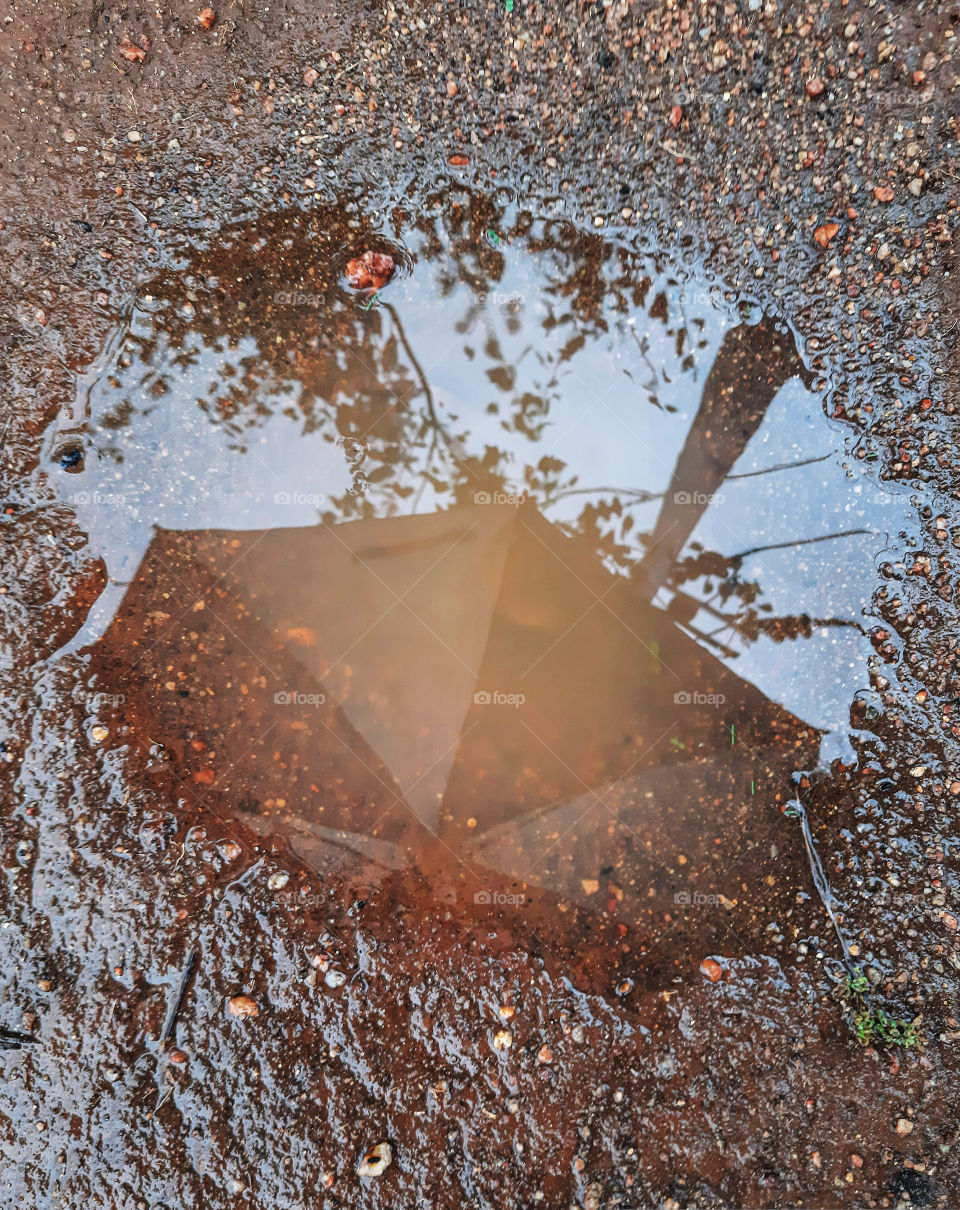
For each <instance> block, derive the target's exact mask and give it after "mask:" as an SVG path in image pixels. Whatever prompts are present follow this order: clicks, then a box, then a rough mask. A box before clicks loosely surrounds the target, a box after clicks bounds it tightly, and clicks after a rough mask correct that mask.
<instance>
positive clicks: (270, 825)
mask: <svg viewBox="0 0 960 1210" xmlns="http://www.w3.org/2000/svg"><path fill="white" fill-rule="evenodd" d="M336 231H337V226H336V220H335V218H334V216H332V215H316V216H313V217H312V219H302V218H299V217H296V216H272V217H270V218H267V219H264V220H262V221H261V223H260V224H259V225H258V226H257V227H256V228H249V229H243V230H238V231H236V232H232V233H229V234H228V235H227V237H225V239H224V240H223V241H222V242H221V243H220V244H219V245H218V246H217V247H216V248H215V249H214V250H212V251H210V252H209V253H204V254H198V255H197V256H196V257H195V258H194V259H193V262H192V263H191V264H190V265H189V266H188V267H187V268H185V269H184V270H183V271H182V272H178V273H171V274H169V275H167V276H166V277H163V278H159V279H157V280H155V281H153V282H151V283H150V286H149V289H147V290H144V291H143V292H142V293H141V295H140V296H139V297H138V300H137V303H136V306H135V308H134V310H133V312H132V314H131V316H130V318H129V323H128V324H126V325H125V330H124V331H123V333H122V335H121V337H120V339H119V341H118V348H117V352H116V355H115V356H114V358H113V360H112V363H111V364H110V365H109V366H108V368H107V369H106V371H105V372H104V374H103V375H102V376H101V377H100V378H99V379H98V380H96V381H95V382H94V383H93V384H92V385H91V386H90V389H89V397H88V398H85V399H84V400H83V401H82V406H83V410H84V411H86V410H87V408H89V416H88V417H81V416H80V415H77V416H76V417H74V418H73V420H72V421H70V420H69V418H68V419H67V420H66V421H65V422H64V424H63V425H62V426H61V429H60V431H59V432H58V434H57V435H56V436H55V438H53V439H52V444H51V451H50V456H51V460H54V459H59V461H60V465H59V466H54V467H53V469H52V473H53V474H54V475H56V476H57V477H58V482H59V483H60V485H61V489H62V491H63V493H64V495H65V497H66V498H67V499H69V500H70V501H71V502H72V503H73V504H74V506H75V508H76V510H77V512H78V514H79V516H80V520H81V524H82V525H83V526H84V527H85V528H86V529H87V531H88V532H89V533H90V535H91V540H92V541H93V542H94V543H95V544H96V546H97V548H98V549H99V550H100V551H101V552H102V554H103V557H104V560H105V563H106V566H107V570H108V576H109V582H110V586H109V588H108V589H107V591H106V592H105V593H104V594H103V595H102V596H101V598H100V600H99V601H98V602H97V603H96V605H95V606H94V608H93V609H92V611H91V613H90V616H89V617H88V619H87V621H86V624H85V626H83V628H82V629H81V630H80V632H79V633H78V635H77V636H76V638H75V639H74V641H73V644H72V646H73V647H74V648H84V647H86V648H90V650H91V652H92V659H93V662H94V666H95V668H96V669H97V671H98V672H99V673H100V676H101V680H102V683H104V684H108V685H113V687H114V689H115V691H116V692H117V693H118V694H122V696H123V697H124V698H125V704H126V708H127V709H128V711H130V712H131V714H132V715H134V714H135V715H136V717H137V718H138V719H141V720H144V725H146V726H148V727H149V732H148V733H149V735H150V736H151V737H152V738H154V739H155V740H157V741H158V742H160V743H162V744H163V745H164V746H165V747H166V748H167V749H168V751H169V752H170V753H172V754H173V759H174V760H175V762H176V767H177V770H178V775H179V776H181V777H182V778H183V782H184V788H185V793H186V794H188V795H190V796H192V797H194V798H197V799H200V800H202V801H207V800H209V801H210V802H211V803H212V802H213V801H216V802H218V803H220V804H221V808H220V809H223V804H225V805H226V809H228V810H229V811H230V812H232V813H233V814H234V815H235V816H237V817H238V818H240V819H242V820H243V821H244V822H246V823H248V824H249V825H250V826H252V827H253V828H254V829H255V830H256V831H259V832H261V833H265V834H270V833H281V834H283V835H284V836H285V837H286V839H287V841H288V842H289V843H290V845H291V846H292V848H293V849H294V850H295V851H296V852H297V853H298V854H299V855H300V856H301V857H303V858H304V859H305V860H306V861H307V862H308V863H309V864H310V865H311V866H312V867H313V868H314V869H315V870H317V871H318V872H319V874H320V875H321V876H322V877H324V878H330V877H331V876H332V875H333V874H334V873H339V874H343V875H347V874H349V875H350V876H351V877H362V878H363V879H365V880H366V881H367V883H369V884H371V885H376V884H377V883H381V884H384V885H386V884H388V883H390V880H391V879H393V880H396V879H397V878H403V877H407V876H409V875H410V874H411V872H413V871H415V872H416V878H417V880H418V881H417V882H416V886H418V887H420V888H422V891H421V892H417V893H418V894H420V893H422V895H423V903H424V904H427V903H437V904H438V905H447V908H448V909H450V910H452V908H453V906H454V905H457V904H460V905H467V906H468V908H469V910H470V912H472V913H474V914H475V918H476V919H477V921H478V922H479V925H480V927H481V928H490V927H494V931H496V927H499V926H500V925H503V926H504V927H506V928H507V929H509V928H514V927H519V928H523V929H528V930H532V931H533V932H535V933H537V934H538V935H545V934H546V933H550V932H551V930H552V934H551V935H552V936H553V937H554V938H556V937H558V936H560V935H562V937H563V938H564V939H565V941H566V943H567V944H569V945H570V947H571V950H572V949H579V951H580V952H581V953H588V954H589V955H591V957H590V960H591V961H593V960H594V958H595V952H596V951H595V948H591V947H597V946H601V945H602V946H604V947H606V948H607V949H608V950H609V951H611V952H613V953H614V954H615V955H616V958H617V961H618V962H621V964H626V965H630V964H631V963H632V964H633V965H632V966H631V969H632V970H633V971H634V972H635V975H636V977H646V976H649V977H650V978H662V977H664V973H665V972H667V971H670V970H672V969H673V968H674V967H675V966H677V965H681V966H682V965H683V962H684V961H685V960H686V959H687V958H688V957H690V956H693V958H695V960H696V961H697V962H699V960H700V957H701V956H702V955H703V954H708V953H715V954H723V953H731V952H744V951H748V950H749V951H753V952H758V951H761V950H764V951H769V950H770V949H771V948H772V947H773V946H774V945H775V943H776V939H777V938H778V937H782V935H783V932H784V931H785V930H787V929H788V928H790V927H791V926H790V920H791V917H793V916H794V914H795V913H796V912H797V911H798V903H801V904H802V903H805V902H807V901H808V900H809V898H810V895H811V893H812V888H811V886H810V885H809V875H808V873H807V872H805V864H804V856H803V851H802V843H801V841H800V839H799V837H798V836H797V835H796V830H795V829H792V830H791V829H790V828H789V826H784V824H783V822H782V817H781V804H782V802H783V801H785V799H786V797H787V787H788V785H789V780H790V777H791V775H792V774H793V773H794V771H796V770H800V769H811V768H814V767H815V766H816V765H817V764H818V762H819V761H822V760H824V759H828V758H830V757H831V756H833V755H836V754H838V753H841V752H843V751H845V745H846V743H847V735H848V732H849V729H850V704H851V702H852V701H853V699H854V697H855V695H856V693H857V692H858V690H859V689H860V688H861V687H862V686H863V685H865V684H866V656H867V653H868V651H869V645H868V643H867V639H866V637H865V628H866V619H865V611H866V610H867V609H868V607H869V599H870V595H871V593H872V589H873V585H874V566H875V563H876V561H877V559H878V556H879V555H880V552H881V551H882V550H883V549H884V548H885V546H886V545H887V534H888V533H892V532H897V531H899V530H900V529H902V528H905V525H906V501H905V500H904V499H903V498H902V497H898V496H895V495H890V494H888V493H887V492H885V491H884V490H882V489H881V487H880V486H879V485H878V484H876V482H875V481H873V480H872V479H871V478H869V477H868V475H866V474H864V472H863V469H862V467H861V466H860V465H859V464H857V463H856V462H855V461H853V460H851V459H849V458H848V457H847V454H846V450H845V447H844V432H843V430H842V429H839V428H837V427H836V426H834V425H833V424H831V423H830V422H829V421H828V420H826V419H825V417H824V411H823V406H822V400H821V396H820V395H819V394H817V393H815V392H814V391H813V389H812V388H813V385H814V383H813V379H812V377H811V375H810V373H809V372H808V371H807V370H806V369H805V368H804V366H803V364H802V362H801V359H800V358H799V356H798V355H797V352H796V349H795V347H794V343H793V340H792V337H791V335H790V333H789V332H788V331H787V330H786V329H785V328H784V327H783V326H782V325H780V324H778V323H777V322H775V321H774V320H772V319H771V318H769V317H765V316H762V315H760V314H759V313H758V312H757V311H756V310H755V309H754V310H751V308H750V306H749V305H747V304H745V303H743V302H742V301H738V300H734V299H729V298H726V297H725V296H724V294H723V291H722V290H720V289H719V288H717V287H716V286H711V285H710V284H709V282H708V281H707V279H706V278H705V277H703V276H699V277H698V276H697V275H696V274H695V273H693V272H691V271H690V270H685V271H684V273H683V274H682V275H681V274H677V273H675V272H674V270H672V269H671V267H670V266H669V265H668V264H666V263H657V262H656V261H655V260H653V259H650V258H647V259H644V258H642V257H640V256H638V255H635V254H628V253H626V252H623V251H618V250H615V249H613V248H612V247H610V246H609V245H605V244H603V242H602V241H600V240H599V239H598V238H596V237H592V236H591V237H581V236H578V235H577V234H576V233H575V232H574V231H572V230H571V229H569V228H567V227H565V226H564V225H562V224H558V223H553V222H543V223H536V222H533V223H531V222H530V221H529V220H527V221H522V220H521V217H520V216H513V217H512V218H511V220H510V221H509V222H507V221H501V223H500V224H499V225H498V226H496V227H494V226H491V225H490V220H489V217H488V215H487V213H486V212H484V211H483V208H482V207H481V206H480V204H479V202H478V201H477V200H476V199H474V202H473V204H472V206H471V205H464V206H461V205H460V204H459V203H457V204H456V205H454V206H453V207H452V208H449V207H448V208H446V209H445V210H444V217H443V219H442V220H441V219H440V217H439V216H438V217H436V218H431V219H429V220H428V219H426V218H423V219H421V220H420V221H418V223H416V224H410V225H407V226H403V227H402V242H400V241H399V240H398V239H396V238H393V239H391V240H388V239H386V238H385V237H383V236H380V235H376V236H367V237H364V238H360V237H359V236H358V235H356V234H354V236H353V239H352V243H351V242H350V241H348V240H347V238H346V235H345V234H344V233H343V232H340V233H339V234H338V235H334V234H333V233H334V232H336ZM366 248H374V249H375V250H377V251H388V252H390V254H391V255H394V256H395V259H396V260H397V262H398V268H397V271H396V272H395V274H394V276H393V278H392V279H391V280H390V282H389V283H388V284H387V285H385V286H383V287H382V288H380V289H379V290H377V291H376V292H375V293H371V292H370V291H366V292H364V293H363V294H360V295H358V294H355V293H353V292H351V291H350V290H349V289H348V288H347V287H346V285H345V283H344V281H343V275H342V269H343V263H344V262H345V259H346V258H347V257H348V256H350V255H356V254H358V253H359V252H361V251H363V250H364V249H366ZM71 444H72V447H73V454H72V455H71V457H70V458H67V459H64V457H63V451H64V449H65V448H68V447H70V446H71ZM68 470H69V471H70V473H67V471H68ZM413 886H414V883H413V882H410V881H407V882H404V884H403V887H404V890H403V896H404V899H405V902H407V903H408V904H409V903H410V902H411V901H412V898H411V897H412V896H413V895H414V892H413V890H411V888H412V887H413ZM423 888H425V889H423ZM285 893H286V895H287V903H288V905H289V904H290V902H291V899H290V896H291V892H290V891H289V890H288V891H286V892H285ZM298 893H299V892H298ZM798 897H799V898H798ZM294 899H295V897H294ZM794 927H795V928H800V927H801V925H800V924H799V923H798V924H797V925H796V926H794ZM625 986H626V985H625Z"/></svg>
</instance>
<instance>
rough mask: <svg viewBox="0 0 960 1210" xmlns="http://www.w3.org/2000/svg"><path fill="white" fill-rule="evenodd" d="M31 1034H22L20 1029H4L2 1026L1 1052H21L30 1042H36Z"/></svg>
mask: <svg viewBox="0 0 960 1210" xmlns="http://www.w3.org/2000/svg"><path fill="white" fill-rule="evenodd" d="M36 1040H37V1039H36V1038H32V1037H31V1036H30V1034H22V1033H21V1032H20V1031H19V1030H18V1029H4V1028H3V1026H2V1025H0V1050H19V1049H20V1047H21V1046H26V1045H27V1044H28V1043H30V1042H36Z"/></svg>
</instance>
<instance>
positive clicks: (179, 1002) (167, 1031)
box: [160, 948, 197, 1050]
mask: <svg viewBox="0 0 960 1210" xmlns="http://www.w3.org/2000/svg"><path fill="white" fill-rule="evenodd" d="M196 961H197V951H196V949H195V948H194V949H192V950H191V951H190V953H189V955H188V956H187V965H186V966H185V967H184V970H183V974H182V975H181V976H180V986H179V988H178V989H177V998H176V1000H175V1001H174V1005H173V1009H172V1011H171V1012H170V1014H169V1016H168V1017H167V1023H166V1025H165V1026H164V1027H163V1033H162V1034H161V1035H160V1049H161V1050H163V1049H164V1048H165V1047H166V1045H167V1043H168V1042H169V1041H170V1039H171V1037H172V1036H173V1031H174V1029H175V1028H176V1024H177V1016H178V1014H179V1012H180V1009H181V1008H182V1007H183V1000H184V997H185V996H186V994H187V984H188V983H189V982H190V976H191V975H192V974H193V968H194V964H195V963H196Z"/></svg>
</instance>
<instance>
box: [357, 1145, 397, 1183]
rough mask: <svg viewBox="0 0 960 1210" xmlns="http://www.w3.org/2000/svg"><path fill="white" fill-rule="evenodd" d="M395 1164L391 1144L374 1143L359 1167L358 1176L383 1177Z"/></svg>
mask: <svg viewBox="0 0 960 1210" xmlns="http://www.w3.org/2000/svg"><path fill="white" fill-rule="evenodd" d="M392 1162H393V1148H392V1147H391V1146H390V1144H389V1143H374V1144H373V1146H372V1147H368V1148H367V1150H366V1152H365V1153H364V1156H363V1159H362V1160H361V1161H360V1163H359V1165H358V1167H357V1175H358V1176H367V1177H369V1176H381V1175H382V1174H383V1173H384V1172H386V1170H387V1169H388V1168H389V1167H390V1165H391V1163H392Z"/></svg>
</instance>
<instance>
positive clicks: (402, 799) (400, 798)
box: [320, 719, 477, 874]
mask: <svg viewBox="0 0 960 1210" xmlns="http://www.w3.org/2000/svg"><path fill="white" fill-rule="evenodd" d="M320 723H321V725H322V726H323V727H326V729H327V730H328V731H330V734H331V735H332V736H333V737H334V738H335V739H336V740H338V741H339V743H341V744H342V745H343V746H344V747H345V748H346V749H347V751H348V752H350V754H351V755H352V756H355V757H356V758H357V760H359V761H360V763H361V764H362V765H363V766H364V768H365V769H367V771H368V772H369V773H370V774H371V776H373V777H375V778H376V779H377V781H379V782H380V784H381V785H382V786H383V787H384V789H385V790H387V791H389V793H391V794H394V795H395V797H394V800H393V802H392V803H390V805H389V806H388V807H387V808H386V809H385V810H384V811H383V813H382V814H381V815H380V816H379V817H378V818H377V819H376V820H375V821H374V823H373V824H372V825H371V826H370V828H369V829H368V831H370V832H372V831H373V829H374V828H376V827H378V826H379V824H381V823H382V822H383V820H385V819H386V818H387V816H388V815H389V814H390V812H391V811H392V810H393V809H394V807H397V806H403V807H406V809H407V810H408V811H409V812H410V814H411V815H412V816H413V817H414V819H416V821H417V823H419V824H420V826H421V827H423V828H425V829H426V830H427V831H428V832H429V833H430V835H431V836H432V837H433V838H434V840H436V841H438V842H439V843H440V844H442V845H443V847H444V848H445V849H446V850H447V851H448V852H449V853H450V854H451V855H452V856H453V857H455V858H456V859H457V861H459V862H460V864H461V865H462V866H463V868H464V869H465V870H467V871H468V872H469V873H471V874H475V873H476V871H475V870H474V869H473V868H472V866H470V865H469V864H468V863H467V862H466V861H465V860H464V858H463V857H461V856H460V854H459V853H457V852H456V850H454V849H451V848H450V846H449V845H448V844H447V842H446V841H445V840H444V839H443V838H442V837H441V836H440V835H439V834H438V833H437V832H435V831H434V830H433V828H431V827H430V825H429V824H427V823H424V821H423V820H422V819H421V818H420V816H419V815H418V814H417V813H416V811H414V809H413V807H411V806H410V804H409V803H408V802H407V795H408V794H409V793H410V791H411V790H412V789H414V787H415V786H417V785H419V783H420V782H421V781H423V779H424V778H425V777H426V776H427V775H428V774H429V773H431V772H432V771H433V770H434V769H435V768H436V766H437V765H438V764H440V762H441V761H442V760H444V759H445V758H446V756H447V754H448V753H449V752H450V751H451V749H454V748H457V747H459V746H460V744H461V743H462V742H463V741H464V739H466V737H467V736H468V735H469V734H470V732H471V731H472V730H473V728H474V727H475V726H476V725H477V724H476V723H473V724H472V725H471V726H470V727H468V728H467V730H466V731H465V732H464V733H463V734H461V735H458V736H457V738H456V739H455V740H454V742H453V743H452V744H450V745H449V746H448V747H447V748H446V749H445V750H444V751H443V752H441V754H440V755H439V756H438V757H437V759H436V760H435V761H434V762H433V764H431V765H430V766H429V768H427V769H424V771H423V772H422V773H421V774H420V776H419V777H417V779H416V780H415V781H412V782H411V783H410V785H409V786H407V788H406V790H403V791H401V792H400V793H399V794H397V793H396V790H395V788H394V786H391V785H388V783H387V782H385V781H384V780H383V778H382V777H381V776H380V775H379V773H377V772H376V770H374V769H371V768H370V766H369V765H368V764H367V762H366V761H365V760H364V759H363V757H362V756H360V755H359V754H358V753H356V752H354V750H353V749H352V748H350V747H349V746H348V745H347V744H346V743H345V742H344V740H343V739H342V738H341V737H340V736H339V735H337V733H336V732H335V731H333V730H331V728H329V727H327V724H326V723H325V722H323V719H321V720H320ZM345 847H346V848H347V849H348V850H349V851H350V852H351V853H356V852H358V851H359V850H358V849H356V848H354V847H353V846H352V845H349V844H348V845H345ZM343 860H344V859H343V858H341V859H340V860H339V861H337V862H336V863H335V864H334V865H332V866H331V867H330V868H329V869H328V871H327V872H328V874H329V873H332V872H333V871H334V870H336V869H338V868H339V867H340V866H341V865H342V863H343Z"/></svg>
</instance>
